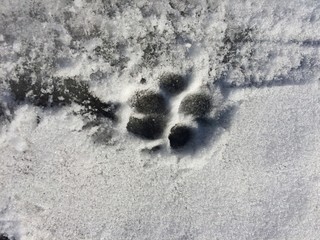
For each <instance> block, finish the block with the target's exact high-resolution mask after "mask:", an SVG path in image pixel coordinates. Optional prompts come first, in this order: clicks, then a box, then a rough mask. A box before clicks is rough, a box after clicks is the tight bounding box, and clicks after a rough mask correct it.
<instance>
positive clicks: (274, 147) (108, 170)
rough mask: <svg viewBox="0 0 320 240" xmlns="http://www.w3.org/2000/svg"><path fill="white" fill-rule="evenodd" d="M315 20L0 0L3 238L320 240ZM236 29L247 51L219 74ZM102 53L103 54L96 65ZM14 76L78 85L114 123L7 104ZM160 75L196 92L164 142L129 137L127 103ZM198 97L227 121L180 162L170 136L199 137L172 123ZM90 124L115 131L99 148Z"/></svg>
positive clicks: (308, 8) (245, 5) (256, 6)
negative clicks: (182, 80) (115, 107)
mask: <svg viewBox="0 0 320 240" xmlns="http://www.w3.org/2000/svg"><path fill="white" fill-rule="evenodd" d="M319 13H320V3H319V1H318V0H306V1H301V0H292V1H277V0H271V1H253V0H247V1H236V0H228V1H205V0H194V1H178V0H170V1H169V0H165V1H147V0H139V1H133V2H130V1H122V0H111V1H102V0H97V1H92V0H76V1H62V0H58V1H53V0H43V1H40V0H36V1H31V0H19V1H18V0H10V1H9V0H3V1H2V3H1V7H0V21H1V22H2V23H3V24H1V26H0V79H1V81H0V91H1V92H0V101H1V102H0V166H1V167H0V234H1V233H6V234H8V236H9V237H15V239H16V240H33V239H34V240H42V239H44V240H47V239H53V240H54V239H66V240H69V239H70V240H73V239H77V240H78V239H86V240H89V239H90V240H91V239H92V240H100V239H101V240H102V239H104V240H107V239H108V240H109V239H110V240H114V239H117V240H118V239H119V240H121V239H123V240H127V239H137V240H143V239H154V240H162V239H163V240H168V239H170V240H171V239H172V240H182V239H184V240H187V239H188V240H189V239H190V240H191V239H194V240H213V239H228V240H229V239H230V240H231V239H236V240H241V239H277V240H278V239H279V240H280V239H292V240H302V239H306V240H317V239H319V238H320V228H319V226H320V210H319V209H320V206H319V200H318V199H319V191H320V165H319V163H318V162H319V159H320V154H319V150H318V149H317V148H318V146H319V145H320V132H319V127H318V126H319V124H320V105H319V100H320V99H319V93H320V92H319V79H320V71H319V69H320V60H319V59H320V17H319ZM246 29H251V30H250V31H252V32H251V33H250V34H251V35H250V37H249V38H250V39H249V40H245V41H244V40H243V39H242V40H240V43H238V45H236V50H235V52H234V53H233V54H234V55H232V53H230V52H229V54H230V56H231V58H232V61H233V63H229V64H226V63H224V62H223V60H224V56H225V54H226V50H225V49H224V50H223V47H225V44H226V43H225V42H224V41H226V36H228V34H229V35H230V36H229V37H231V38H232V37H234V35H236V34H238V35H239V33H243V32H245V30H246ZM250 31H249V32H250ZM247 37H248V36H247ZM72 44H73V45H72ZM97 47H101V49H102V50H101V52H103V51H105V52H103V53H101V54H100V55H99V54H96V48H97ZM146 49H149V53H148V51H146ZM152 49H154V52H152ZM23 64H26V65H28V66H29V65H30V66H31V65H32V64H33V65H35V66H37V67H38V68H37V71H38V72H37V71H33V72H32V75H31V76H32V77H33V80H34V79H36V77H37V76H38V75H37V74H39V76H40V78H41V81H50V77H49V76H55V77H72V76H78V77H79V78H80V79H81V80H83V81H86V82H87V83H88V84H89V85H90V90H91V91H92V92H93V93H94V94H95V95H96V96H97V97H99V98H100V99H101V100H103V101H106V102H107V101H114V102H120V104H121V108H120V110H119V111H118V116H119V122H118V123H111V122H110V121H108V120H106V121H105V122H102V123H101V126H94V127H91V128H89V129H86V124H88V121H89V120H88V119H87V118H85V117H82V116H81V115H79V114H75V113H74V112H77V111H78V110H79V106H78V105H76V104H72V105H71V106H66V107H61V108H49V109H41V108H40V107H36V106H33V105H31V104H29V103H28V102H23V103H20V104H17V103H16V102H15V101H14V100H13V98H12V96H10V89H9V85H8V80H9V79H16V78H17V71H16V69H17V67H19V66H20V67H21V66H23ZM33 65H32V66H33ZM99 72H101V76H100V75H99V74H98V77H93V75H92V74H97V73H99ZM168 72H173V73H178V74H182V75H188V76H189V77H190V85H189V87H188V89H187V90H185V91H184V92H183V93H182V94H180V95H178V96H176V97H173V98H172V99H171V100H169V101H170V105H171V107H172V110H171V112H170V119H169V123H168V126H167V129H166V130H165V133H164V135H163V137H162V138H161V139H159V140H155V141H149V140H143V139H140V138H138V137H136V136H133V135H131V134H129V133H128V132H127V131H126V123H127V121H128V119H129V116H130V115H131V114H132V112H133V110H132V109H131V108H130V107H129V105H128V99H129V98H130V97H131V96H132V94H133V93H134V92H135V91H136V90H140V89H154V90H158V80H159V77H160V76H161V75H162V74H164V73H168ZM99 76H100V77H99ZM141 78H145V79H146V80H147V83H146V84H140V79H141ZM194 92H207V93H209V94H211V95H212V97H213V99H214V102H215V104H216V105H217V107H218V108H219V111H218V110H216V111H213V112H212V114H211V116H212V117H216V115H218V114H219V113H220V110H222V109H228V108H229V107H234V108H235V111H234V112H233V113H232V114H231V115H230V116H229V118H228V119H227V120H228V121H229V122H228V123H225V125H218V126H217V127H216V128H204V129H202V131H204V133H202V135H201V134H200V133H199V135H198V136H200V139H197V140H196V141H195V142H193V145H192V146H191V147H190V148H189V149H186V150H185V151H182V152H179V151H178V152H176V151H173V150H171V149H170V147H169V143H168V139H167V136H168V133H169V130H170V127H171V126H173V125H174V124H176V123H180V122H186V123H189V124H190V125H192V126H194V127H195V128H196V127H197V126H198V124H197V123H195V122H194V121H192V120H191V119H190V118H187V117H185V116H183V115H182V114H181V113H179V111H178V109H179V104H180V102H181V101H182V99H183V98H184V97H185V96H187V95H188V94H190V93H194ZM2 108H3V109H4V110H3V111H1V109H2ZM1 113H4V114H3V115H4V116H1ZM100 127H101V128H103V127H104V128H107V130H108V131H110V132H111V133H112V139H111V140H110V141H102V142H101V141H100V142H99V143H95V138H94V136H95V134H97V132H98V131H99V129H100ZM108 133H109V132H108ZM157 144H163V145H164V147H163V149H162V150H160V151H159V152H156V153H152V154H150V153H146V152H143V151H141V150H142V149H144V148H150V147H152V146H156V145H157ZM11 240H12V239H11Z"/></svg>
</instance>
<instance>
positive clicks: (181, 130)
mask: <svg viewBox="0 0 320 240" xmlns="http://www.w3.org/2000/svg"><path fill="white" fill-rule="evenodd" d="M187 87H188V81H187V79H186V78H185V77H184V76H181V75H178V74H172V73H170V74H165V75H162V76H161V77H160V79H159V89H160V91H159V92H158V91H154V90H139V91H136V92H135V93H134V95H133V96H132V97H131V98H130V100H129V104H130V106H131V108H132V109H133V110H134V111H135V112H136V113H138V115H137V116H135V114H133V115H132V116H130V118H129V121H128V123H127V131H128V132H130V133H132V134H134V135H136V136H138V137H140V138H143V139H148V140H155V139H159V138H161V137H163V133H164V132H165V130H166V128H167V127H168V126H167V125H168V120H169V117H170V116H169V112H170V108H169V106H170V105H171V104H170V101H171V97H174V96H177V95H178V94H181V93H182V92H183V91H185V90H186V88H187ZM165 96H167V98H166V97H165ZM212 107H213V106H212V98H211V97H210V96H209V95H208V94H205V93H193V94H188V95H187V96H186V97H185V98H184V99H183V100H182V101H181V103H180V106H179V113H181V114H184V115H188V116H191V117H193V119H194V120H197V119H201V118H205V117H206V116H207V115H208V114H209V113H210V111H211V110H212ZM195 131H196V129H194V128H193V127H191V126H188V125H187V124H182V123H177V124H175V125H174V126H172V127H171V129H170V133H169V136H168V139H169V143H170V147H171V148H172V149H179V148H182V147H184V146H186V145H187V144H188V143H189V142H190V141H191V140H192V138H193V136H194V133H195Z"/></svg>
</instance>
